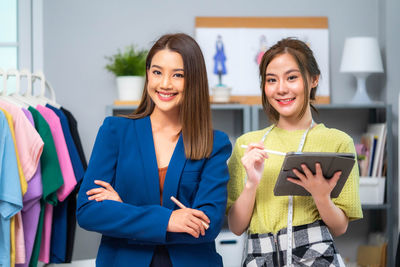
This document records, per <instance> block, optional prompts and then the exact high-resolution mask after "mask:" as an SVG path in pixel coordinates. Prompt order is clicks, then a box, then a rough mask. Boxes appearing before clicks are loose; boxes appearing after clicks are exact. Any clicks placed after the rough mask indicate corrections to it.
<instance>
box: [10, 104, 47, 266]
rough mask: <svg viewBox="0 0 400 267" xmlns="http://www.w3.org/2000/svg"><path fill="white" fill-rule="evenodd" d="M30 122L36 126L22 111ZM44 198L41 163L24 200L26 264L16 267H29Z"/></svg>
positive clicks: (29, 183)
mask: <svg viewBox="0 0 400 267" xmlns="http://www.w3.org/2000/svg"><path fill="white" fill-rule="evenodd" d="M22 111H23V112H24V114H25V116H26V117H27V118H28V120H29V122H30V123H31V124H32V125H33V126H34V121H33V117H32V114H31V113H30V112H29V111H28V110H26V109H22ZM41 197H42V175H41V168H40V162H39V164H38V168H37V170H36V172H35V174H34V175H33V177H32V179H31V180H30V181H29V182H28V191H27V192H26V194H25V195H24V198H23V205H24V206H23V208H22V212H21V213H22V221H23V227H24V239H25V262H24V263H21V264H16V265H15V266H16V267H28V266H29V261H30V259H31V255H32V249H33V244H34V242H35V236H36V231H37V227H38V223H39V215H40V199H41Z"/></svg>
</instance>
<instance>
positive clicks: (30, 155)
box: [0, 100, 44, 194]
mask: <svg viewBox="0 0 400 267" xmlns="http://www.w3.org/2000/svg"><path fill="white" fill-rule="evenodd" d="M0 107H1V108H3V109H5V110H7V112H8V113H10V115H11V116H12V118H13V124H14V130H15V139H16V142H17V149H18V155H19V160H20V162H21V166H22V172H23V173H24V176H25V179H26V181H27V182H28V181H29V180H30V179H31V178H32V176H33V175H34V174H35V172H36V169H37V166H38V163H39V159H40V156H41V155H42V151H43V145H44V143H43V140H42V138H40V135H39V134H38V132H37V131H36V129H35V127H33V126H32V124H31V123H30V122H29V120H28V119H27V118H26V116H25V114H24V112H23V111H22V109H21V108H20V107H17V106H16V105H13V104H10V103H8V102H5V101H3V100H0ZM22 194H25V192H22Z"/></svg>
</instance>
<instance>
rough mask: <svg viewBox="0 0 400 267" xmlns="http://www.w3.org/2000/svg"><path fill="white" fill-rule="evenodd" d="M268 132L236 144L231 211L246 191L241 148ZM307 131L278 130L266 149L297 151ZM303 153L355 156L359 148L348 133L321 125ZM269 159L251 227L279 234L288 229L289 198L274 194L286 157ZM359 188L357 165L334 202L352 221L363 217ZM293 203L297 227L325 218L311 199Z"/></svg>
mask: <svg viewBox="0 0 400 267" xmlns="http://www.w3.org/2000/svg"><path fill="white" fill-rule="evenodd" d="M270 127H272V126H270ZM267 129H269V128H266V129H263V130H259V131H254V132H249V133H246V134H244V135H242V136H241V137H239V138H238V139H237V141H236V144H235V147H234V150H233V153H232V157H231V158H230V160H229V173H230V177H231V178H230V180H229V182H228V206H227V211H228V210H229V208H230V207H231V206H232V205H233V203H234V202H235V201H236V199H237V198H238V197H239V195H240V193H241V192H242V190H243V188H244V183H245V181H244V179H245V176H246V171H245V169H244V168H243V166H242V164H241V161H240V160H241V158H242V156H243V154H244V152H245V149H243V148H241V145H247V144H249V143H255V142H259V141H260V140H261V138H262V137H263V135H264V134H265V132H266V131H267ZM304 131H305V130H295V131H287V130H284V129H281V128H277V127H275V128H274V129H273V130H272V131H271V132H270V133H269V134H268V136H267V138H266V140H265V142H264V146H265V148H267V149H271V150H276V151H281V152H290V151H297V149H298V146H299V143H300V140H301V138H302V136H303V133H304ZM303 151H308V152H347V153H355V148H354V144H353V140H352V139H351V137H350V136H348V135H347V134H346V133H344V132H342V131H339V130H337V129H331V128H326V127H325V125H323V124H318V125H317V126H315V127H314V128H313V129H311V130H310V131H309V133H308V135H307V138H306V141H305V143H304V147H303ZM268 156H269V158H268V159H267V160H266V161H265V167H264V173H263V177H262V179H261V181H260V184H259V186H258V188H257V193H256V202H255V205H254V210H253V216H252V218H251V221H250V226H249V230H250V233H270V232H272V233H276V232H278V230H280V229H282V228H285V227H287V212H288V197H287V196H280V197H277V196H274V193H273V189H274V186H275V182H276V179H277V178H278V174H279V171H280V168H281V166H282V163H283V158H284V157H282V156H277V155H272V154H269V155H268ZM358 185H359V172H358V166H357V164H355V165H354V167H353V170H352V171H351V173H350V176H349V178H348V179H347V181H346V184H345V185H344V187H343V190H342V192H341V193H340V195H339V197H338V198H334V199H333V202H334V203H335V205H336V206H338V207H339V208H341V209H342V210H343V211H344V213H345V214H346V215H347V217H348V218H349V219H350V220H355V219H359V218H362V216H363V215H362V210H361V204H360V197H359V192H358ZM293 203H294V206H293V226H297V225H303V224H308V223H312V222H314V221H316V220H318V219H321V218H320V216H319V213H318V209H317V207H316V206H315V203H314V200H313V198H312V197H311V196H295V197H293Z"/></svg>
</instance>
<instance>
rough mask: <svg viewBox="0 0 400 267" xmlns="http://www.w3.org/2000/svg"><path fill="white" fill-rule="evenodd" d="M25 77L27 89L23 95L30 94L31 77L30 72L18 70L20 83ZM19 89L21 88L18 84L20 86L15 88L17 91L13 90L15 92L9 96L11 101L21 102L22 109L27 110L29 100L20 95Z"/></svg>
mask: <svg viewBox="0 0 400 267" xmlns="http://www.w3.org/2000/svg"><path fill="white" fill-rule="evenodd" d="M25 76H26V79H27V89H26V90H25V93H26V92H28V91H29V92H32V75H31V73H30V71H29V70H27V69H23V70H20V72H19V79H20V81H21V78H22V77H25ZM21 87H22V86H21V83H20V86H19V87H17V89H16V90H15V92H14V93H13V94H11V97H13V99H15V100H17V101H19V102H21V104H22V107H24V108H28V107H29V106H30V105H31V103H29V99H27V98H26V97H25V96H24V95H22V93H21Z"/></svg>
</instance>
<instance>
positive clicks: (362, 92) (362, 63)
mask: <svg viewBox="0 0 400 267" xmlns="http://www.w3.org/2000/svg"><path fill="white" fill-rule="evenodd" d="M340 72H350V73H352V74H353V75H354V76H356V78H357V91H356V94H355V95H354V97H353V99H352V100H351V103H358V104H359V103H372V101H371V99H370V98H369V97H368V94H367V90H366V86H365V84H366V80H367V77H368V75H370V74H371V73H381V72H383V67H382V60H381V55H380V52H379V46H378V41H377V40H376V38H374V37H351V38H346V41H345V43H344V49H343V56H342V64H341V66H340Z"/></svg>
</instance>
